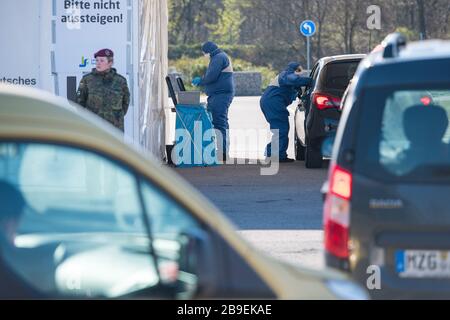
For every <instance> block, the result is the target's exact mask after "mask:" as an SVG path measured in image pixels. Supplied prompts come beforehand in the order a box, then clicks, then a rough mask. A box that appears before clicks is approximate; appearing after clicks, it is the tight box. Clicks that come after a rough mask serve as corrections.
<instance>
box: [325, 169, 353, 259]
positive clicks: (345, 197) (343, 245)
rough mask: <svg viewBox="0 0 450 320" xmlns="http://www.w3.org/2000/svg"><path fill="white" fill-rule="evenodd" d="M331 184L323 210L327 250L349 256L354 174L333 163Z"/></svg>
mask: <svg viewBox="0 0 450 320" xmlns="http://www.w3.org/2000/svg"><path fill="white" fill-rule="evenodd" d="M329 186H330V187H329V190H328V193H327V197H326V200H325V205H324V212H323V213H324V215H323V217H324V236H325V250H327V251H328V252H329V253H330V254H332V255H334V256H336V257H339V258H348V257H349V254H350V253H349V227H350V200H351V197H352V174H351V173H350V172H349V171H347V170H345V169H343V168H341V167H339V166H338V165H333V166H332V168H331V175H330V185H329Z"/></svg>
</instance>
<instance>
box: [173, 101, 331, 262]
mask: <svg viewBox="0 0 450 320" xmlns="http://www.w3.org/2000/svg"><path fill="white" fill-rule="evenodd" d="M294 108H295V105H292V106H291V107H290V111H291V120H292V119H293V117H292V113H293V111H294V110H295V109H294ZM229 118H230V131H231V135H233V130H237V131H239V130H241V131H242V130H245V129H248V128H257V129H258V130H266V131H267V134H268V130H269V129H268V125H267V123H266V121H265V119H264V117H263V115H262V113H261V111H260V108H259V97H236V98H235V99H234V101H233V104H232V105H231V108H230V113H229ZM249 122H251V123H250V124H249ZM266 142H267V141H265V140H263V139H259V140H258V143H257V145H256V146H255V145H248V144H247V145H246V144H245V143H244V142H242V143H240V144H237V145H233V144H232V145H231V147H230V154H231V156H232V157H234V158H233V159H236V158H238V159H247V163H248V164H237V160H235V161H234V162H235V164H233V165H222V166H218V167H207V168H183V169H176V171H177V172H178V173H179V174H181V175H182V176H183V177H184V178H185V179H187V180H188V181H189V182H190V183H192V184H193V185H194V186H195V187H196V188H197V189H199V190H200V191H201V192H202V193H203V194H204V195H206V197H208V198H209V199H210V200H211V201H212V202H213V203H214V204H215V205H216V206H217V207H218V208H219V209H221V210H222V212H224V213H225V214H226V215H227V217H228V218H229V219H230V220H231V221H232V222H233V223H234V224H235V225H236V226H237V228H238V229H239V232H240V233H241V235H243V236H244V237H245V238H246V239H247V240H249V241H250V242H252V243H253V244H254V245H255V246H256V247H257V248H259V249H262V250H263V251H265V252H267V253H269V254H270V255H272V256H274V257H277V258H280V259H282V260H285V261H288V262H290V263H293V264H297V265H306V266H309V267H312V268H314V269H316V268H322V267H323V257H322V234H323V233H322V200H321V194H320V188H321V186H322V183H323V182H324V181H325V179H326V175H327V170H326V168H323V169H317V170H310V169H306V168H305V166H304V163H303V162H295V163H291V164H281V165H280V170H279V172H278V174H276V175H271V176H263V175H261V174H260V173H261V172H260V169H261V166H260V165H259V164H258V161H257V160H256V159H257V158H259V159H261V158H263V156H264V155H263V153H264V147H265V144H266ZM293 149H294V146H293V124H292V122H291V131H290V146H289V150H288V154H289V156H290V157H293Z"/></svg>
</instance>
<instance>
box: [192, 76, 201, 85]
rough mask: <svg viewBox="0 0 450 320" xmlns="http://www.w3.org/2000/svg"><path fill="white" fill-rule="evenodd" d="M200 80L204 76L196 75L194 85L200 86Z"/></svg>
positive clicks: (193, 80)
mask: <svg viewBox="0 0 450 320" xmlns="http://www.w3.org/2000/svg"><path fill="white" fill-rule="evenodd" d="M200 82H202V78H200V77H195V78H194V79H192V85H193V86H195V87H198V86H199V85H200Z"/></svg>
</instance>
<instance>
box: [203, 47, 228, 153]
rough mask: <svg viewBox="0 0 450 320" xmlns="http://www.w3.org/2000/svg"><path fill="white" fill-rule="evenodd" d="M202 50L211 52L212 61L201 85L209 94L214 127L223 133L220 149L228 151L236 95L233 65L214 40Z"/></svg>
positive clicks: (219, 143)
mask: <svg viewBox="0 0 450 320" xmlns="http://www.w3.org/2000/svg"><path fill="white" fill-rule="evenodd" d="M202 51H203V52H205V53H209V54H210V58H211V60H210V63H209V66H208V69H207V70H206V74H205V75H204V76H203V77H202V80H201V82H200V84H199V85H200V86H202V87H204V88H205V92H206V95H207V96H208V110H209V111H210V112H211V114H212V117H213V125H214V128H215V129H217V130H219V131H220V132H221V133H222V137H223V140H222V141H218V145H219V151H220V149H221V147H222V146H224V147H225V148H224V149H222V151H223V153H224V154H226V153H228V132H227V130H228V129H229V126H228V108H229V107H230V105H231V102H232V101H233V97H234V81H233V66H232V64H231V61H230V59H229V58H228V56H227V55H226V54H225V52H223V51H222V50H220V49H219V47H218V46H217V45H216V44H215V43H214V42H210V41H209V42H206V43H205V44H204V45H203V46H202Z"/></svg>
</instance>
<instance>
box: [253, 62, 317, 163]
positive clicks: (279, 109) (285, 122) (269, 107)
mask: <svg viewBox="0 0 450 320" xmlns="http://www.w3.org/2000/svg"><path fill="white" fill-rule="evenodd" d="M299 66H300V64H299V63H296V62H291V63H289V65H288V68H287V69H286V70H285V71H283V72H281V73H280V74H279V75H278V76H277V77H276V78H275V79H273V80H272V82H271V83H270V85H269V87H268V88H267V89H266V91H265V92H264V94H263V96H262V97H261V100H260V107H261V110H262V112H263V114H264V117H265V118H266V120H267V122H269V124H270V130H271V131H272V133H273V136H272V141H271V142H270V143H269V144H268V145H267V147H266V156H267V157H271V156H272V142H273V141H274V139H277V138H278V139H279V157H280V160H283V159H286V158H287V149H288V145H289V111H288V110H287V107H288V106H289V105H291V103H292V102H294V100H295V99H296V97H297V94H298V91H299V90H300V88H301V87H302V86H307V85H310V84H311V82H312V79H311V78H308V77H302V76H299V75H297V74H295V70H296V69H297V68H298V67H299ZM276 130H278V135H277V132H276Z"/></svg>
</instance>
